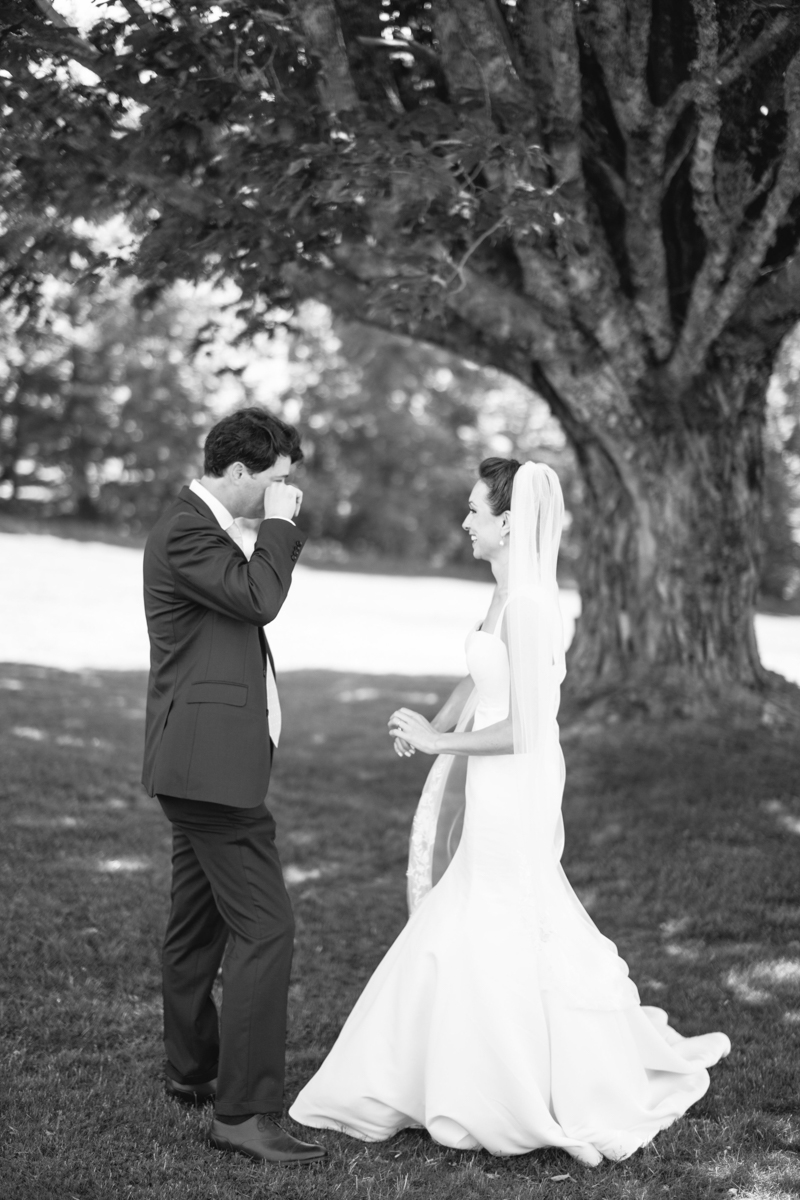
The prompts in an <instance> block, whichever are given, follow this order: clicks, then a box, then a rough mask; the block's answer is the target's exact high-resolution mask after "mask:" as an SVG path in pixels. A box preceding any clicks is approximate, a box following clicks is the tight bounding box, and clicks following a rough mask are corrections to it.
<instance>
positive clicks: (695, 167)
mask: <svg viewBox="0 0 800 1200" xmlns="http://www.w3.org/2000/svg"><path fill="white" fill-rule="evenodd" d="M692 8H693V10H694V15H695V21H696V22H697V57H696V58H695V61H694V65H693V73H694V74H695V76H696V80H695V89H694V103H695V109H696V111H697V117H698V122H697V134H696V136H695V142H694V153H693V154H692V165H691V170H690V172H689V175H690V180H691V184H692V200H693V204H694V211H695V216H696V217H697V223H698V225H699V226H700V228H701V229H702V231H703V233H704V234H705V237H706V241H707V242H708V243H709V244H710V245H712V246H716V245H717V244H718V243H719V242H720V241H721V240H724V241H726V242H727V241H728V240H729V238H728V237H725V233H727V232H729V231H725V230H723V221H722V217H721V214H720V211H719V207H718V205H717V200H716V194H715V172H714V156H715V154H716V149H717V140H718V138H719V135H720V131H721V129H722V116H721V114H720V110H719V95H718V92H717V85H716V80H715V73H716V69H717V63H718V56H719V29H718V27H717V11H716V3H715V0H692Z"/></svg>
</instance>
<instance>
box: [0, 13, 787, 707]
mask: <svg viewBox="0 0 800 1200" xmlns="http://www.w3.org/2000/svg"><path fill="white" fill-rule="evenodd" d="M56 9H57V5H56V7H54V6H53V5H52V4H51V3H49V0H6V3H5V4H4V6H3V18H2V20H3V22H4V31H3V32H4V42H3V51H2V61H1V62H0V66H1V67H2V68H4V73H3V74H0V80H1V81H2V91H3V96H2V102H3V105H4V111H5V119H6V131H5V133H4V134H3V145H4V147H5V151H6V154H5V162H6V166H5V167H4V168H3V170H4V183H5V191H6V206H7V209H8V212H9V214H10V215H9V217H8V223H7V231H6V234H5V237H4V239H3V249H4V251H5V253H6V258H7V263H6V272H5V275H4V282H5V286H6V288H7V289H8V290H9V291H11V292H16V294H18V296H19V297H20V302H22V303H35V292H36V278H37V262H38V256H39V254H40V253H45V254H46V255H52V254H53V253H54V249H53V247H54V244H55V243H54V241H53V239H54V238H55V239H56V242H57V241H58V238H57V236H56V235H55V234H54V233H53V232H52V226H53V222H54V221H55V219H56V218H59V219H62V220H63V219H69V218H70V217H73V216H74V215H76V214H90V215H93V216H95V217H99V216H101V215H103V214H104V213H107V212H111V211H120V210H123V211H125V212H126V213H127V214H128V215H129V217H130V219H131V221H132V223H133V228H134V230H135V231H136V233H137V236H138V238H139V245H138V249H137V251H136V254H135V257H134V259H133V260H132V262H131V263H130V264H129V266H130V268H131V269H133V270H135V271H136V272H137V273H138V274H139V275H140V276H141V277H142V278H143V279H144V280H145V281H146V282H147V284H148V285H149V286H151V287H152V288H154V289H158V288H159V287H162V286H164V285H165V284H167V283H168V282H169V281H171V280H172V279H174V278H176V277H178V276H189V277H198V276H204V275H205V276H210V275H214V274H218V275H224V276H227V277H229V278H232V279H234V280H235V281H236V283H237V284H238V285H239V286H240V287H241V289H242V292H243V294H244V296H245V297H246V299H247V300H248V301H249V302H250V303H251V305H252V311H253V319H254V321H258V320H259V319H262V315H263V319H269V318H268V315H267V314H268V313H269V311H270V310H274V308H275V306H285V307H287V308H288V307H291V305H292V304H294V303H295V302H296V301H297V300H298V298H304V297H309V296H313V297H316V298H319V299H322V300H324V301H326V302H327V303H329V304H330V305H331V306H332V307H333V308H334V309H335V310H337V311H338V312H340V313H342V314H344V315H346V316H349V317H357V318H359V319H361V320H365V321H368V322H372V323H374V324H377V325H381V326H384V327H387V328H391V329H394V330H398V331H402V332H405V333H409V334H411V335H412V336H415V337H418V338H424V339H428V340H430V341H432V342H435V343H438V344H440V345H442V346H445V347H448V348H450V349H453V350H456V351H458V352H460V353H462V354H464V355H466V356H469V357H470V358H472V359H475V360H478V361H480V362H483V363H488V364H491V365H494V366H498V367H501V368H502V369H503V370H505V371H508V372H510V373H511V374H512V375H514V376H516V377H517V378H519V379H520V380H522V381H524V382H525V383H526V384H528V385H530V386H531V387H533V388H535V389H537V390H538V391H539V392H540V393H541V394H543V395H544V396H545V397H546V399H547V401H548V403H549V404H550V406H551V408H552V410H553V412H554V413H555V414H556V415H557V416H558V418H559V420H560V421H561V423H562V425H563V427H564V429H565V431H566V433H567V435H568V437H569V439H570V441H571V443H572V445H573V447H574V449H575V452H576V455H577V458H578V460H579V463H580V468H581V471H582V475H583V480H584V486H585V498H584V504H583V506H582V519H583V522H584V526H585V530H584V532H585V539H584V544H585V552H584V554H583V556H582V563H581V579H580V583H581V591H582V596H583V603H584V611H583V616H582V618H581V622H580V627H579V632H578V636H577V638H576V642H575V644H574V647H573V651H572V664H571V667H572V671H571V674H572V678H573V680H576V681H578V682H579V683H580V684H581V686H582V687H584V688H587V689H589V690H590V691H593V692H596V691H600V692H602V691H603V690H604V689H608V688H610V689H614V688H616V687H619V686H620V685H623V684H627V685H630V686H632V687H634V688H635V689H637V690H641V691H648V690H652V689H654V688H661V687H667V688H668V689H675V690H676V692H677V693H678V694H682V695H683V696H684V697H689V698H693V699H694V700H695V701H697V702H698V703H702V702H703V701H704V700H707V699H708V698H709V697H713V696H715V695H718V694H720V693H721V692H735V691H736V690H738V689H741V688H744V689H750V690H753V689H758V688H759V687H763V686H764V683H765V679H764V674H763V672H762V670H761V667H760V664H759V661H758V655H757V651H756V647H755V641H754V637H753V607H754V600H755V590H756V583H757V577H758V541H759V539H758V527H759V518H760V509H761V503H762V476H763V454H762V424H763V415H764V405H765V392H766V386H767V381H768V378H769V375H770V370H771V367H772V363H773V360H774V357H775V355H776V352H777V349H778V346H779V343H780V341H781V339H782V337H783V336H784V334H785V333H786V332H787V331H788V330H789V328H790V327H791V326H792V324H793V323H794V322H796V321H797V320H798V318H800V256H798V254H797V243H798V236H799V235H800V200H799V199H798V197H799V196H800V12H798V5H797V3H789V4H787V3H785V2H783V3H776V4H770V3H763V2H755V0H287V2H284V0H263V2H262V0H246V2H239V0H227V2H226V0H216V2H212V0H172V3H169V2H168V0H164V2H159V3H157V4H156V3H149V2H147V0H141V3H140V2H139V0H123V5H122V9H120V7H119V6H117V7H115V8H112V9H111V10H108V11H110V13H111V14H112V15H110V16H103V17H102V19H99V20H97V21H96V22H95V23H94V24H93V25H91V26H90V27H89V28H88V29H87V30H85V31H84V32H83V33H80V32H78V30H76V29H74V28H71V27H70V26H69V25H68V23H67V22H66V20H64V19H63V17H62V16H60V15H59V13H58V12H57V11H56ZM123 10H124V14H125V15H123V16H120V15H119V14H120V12H121V11H123ZM64 11H66V9H65V10H64ZM99 11H100V12H104V11H106V10H104V9H100V10H99ZM75 64H79V65H80V67H76V66H75ZM43 230H44V232H43ZM48 231H49V232H48ZM48 237H49V238H50V241H49V242H48V241H47V238H48ZM43 239H44V244H43Z"/></svg>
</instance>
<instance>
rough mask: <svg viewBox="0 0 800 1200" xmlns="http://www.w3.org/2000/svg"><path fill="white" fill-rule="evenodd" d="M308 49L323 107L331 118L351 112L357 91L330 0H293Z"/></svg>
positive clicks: (336, 17) (354, 105) (331, 0)
mask: <svg viewBox="0 0 800 1200" xmlns="http://www.w3.org/2000/svg"><path fill="white" fill-rule="evenodd" d="M296 6H297V9H298V11H299V14H300V22H301V24H302V26H303V32H304V33H305V35H306V37H307V39H308V44H309V49H310V50H311V53H312V54H313V55H314V56H315V57H316V58H317V59H318V60H319V63H320V76H319V84H318V88H319V94H320V99H321V101H322V106H323V108H324V109H325V110H326V111H327V112H328V113H329V115H330V116H331V117H333V118H334V119H335V118H336V117H338V115H339V113H342V112H355V111H356V109H358V107H359V99H358V93H357V91H356V87H355V84H354V83H353V77H352V75H351V73H350V64H349V62H348V61H347V48H346V46H345V42H344V36H343V34H342V28H341V25H340V24H339V17H338V14H337V12H336V8H335V7H334V4H333V0H296Z"/></svg>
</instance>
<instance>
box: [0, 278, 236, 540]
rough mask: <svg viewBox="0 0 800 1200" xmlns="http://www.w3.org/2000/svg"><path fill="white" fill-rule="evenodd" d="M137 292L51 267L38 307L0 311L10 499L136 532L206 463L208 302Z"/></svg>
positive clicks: (0, 451) (14, 507)
mask: <svg viewBox="0 0 800 1200" xmlns="http://www.w3.org/2000/svg"><path fill="white" fill-rule="evenodd" d="M133 292H134V288H133V286H132V285H131V282H130V281H129V283H128V284H127V285H120V284H116V283H114V282H112V281H110V280H108V279H106V280H105V281H100V282H98V280H96V279H95V280H94V281H93V282H92V285H91V286H89V284H88V283H87V282H84V285H83V286H79V287H76V286H75V285H74V283H73V282H72V281H69V280H64V279H61V280H59V279H55V278H52V277H51V278H50V279H49V280H48V286H47V288H46V289H45V294H43V295H42V296H40V297H39V301H38V303H37V307H36V310H35V314H29V315H28V316H26V317H23V318H20V317H19V315H18V314H15V313H12V312H9V311H0V348H2V351H4V353H3V361H2V363H0V433H1V434H2V438H1V439H0V441H1V443H2V445H1V447H0V488H2V492H0V496H2V498H3V500H4V501H5V507H6V508H7V509H10V510H11V511H14V512H26V511H38V512H40V513H41V512H44V513H45V514H46V515H50V516H52V515H69V516H74V517H77V518H79V519H81V520H90V521H95V520H100V519H102V520H105V521H109V522H112V523H116V524H123V525H125V526H126V527H127V528H128V529H130V530H132V531H134V532H135V531H139V530H142V529H146V528H148V527H149V525H150V524H151V523H152V521H153V520H154V519H155V517H156V516H157V515H158V514H159V512H160V511H161V510H162V509H163V506H164V504H165V502H166V500H167V499H168V498H169V496H170V495H171V494H172V493H173V492H174V491H175V490H176V489H177V487H178V486H180V484H181V483H183V481H184V477H185V474H186V470H187V464H188V465H189V466H190V467H191V465H193V464H196V462H197V460H198V458H199V453H200V443H201V440H202V437H203V435H204V433H205V431H206V429H207V428H208V425H209V424H210V422H211V420H212V417H213V406H214V402H215V401H217V400H218V391H219V385H218V382H217V380H216V379H215V377H214V373H213V370H212V369H210V368H209V367H206V366H204V365H203V363H202V362H200V363H198V362H197V361H196V360H195V359H194V358H193V355H192V350H193V343H194V341H195V339H196V337H197V334H198V330H199V328H200V326H202V324H203V323H204V319H205V318H204V315H203V306H202V304H201V303H199V302H198V301H197V299H196V300H195V306H194V308H193V309H189V308H188V306H187V303H186V300H185V298H183V297H181V296H180V295H179V294H173V295H165V296H163V297H162V298H161V299H160V300H159V301H158V302H157V303H156V304H154V305H152V306H150V307H149V308H147V309H140V308H138V307H137V306H136V305H135V303H134V299H133ZM198 310H199V311H198Z"/></svg>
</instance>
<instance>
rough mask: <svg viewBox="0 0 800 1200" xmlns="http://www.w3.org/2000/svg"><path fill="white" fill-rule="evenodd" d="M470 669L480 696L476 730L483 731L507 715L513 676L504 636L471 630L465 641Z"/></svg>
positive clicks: (476, 712)
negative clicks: (511, 677)
mask: <svg viewBox="0 0 800 1200" xmlns="http://www.w3.org/2000/svg"><path fill="white" fill-rule="evenodd" d="M465 649H466V654H467V670H468V671H469V673H470V675H471V676H472V681H473V683H474V684H475V688H476V690H477V693H478V707H477V709H476V710H475V720H474V722H473V726H472V727H473V729H484V728H485V727H486V726H487V725H494V724H495V722H496V721H502V720H504V719H505V718H506V717H507V716H508V705H509V688H510V682H511V681H510V673H509V666H508V651H507V650H506V644H505V642H504V641H503V639H502V638H501V637H498V636H497V634H494V633H485V632H484V631H483V630H482V629H471V630H470V631H469V633H468V634H467V642H466V647H465Z"/></svg>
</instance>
